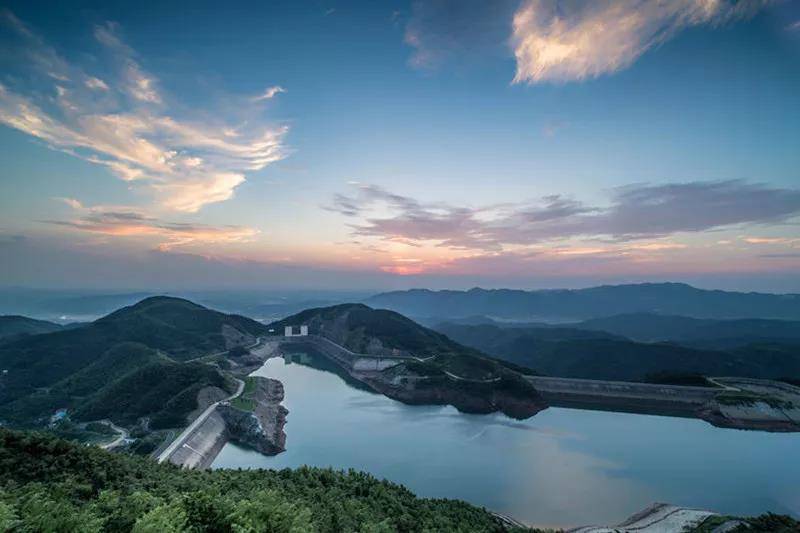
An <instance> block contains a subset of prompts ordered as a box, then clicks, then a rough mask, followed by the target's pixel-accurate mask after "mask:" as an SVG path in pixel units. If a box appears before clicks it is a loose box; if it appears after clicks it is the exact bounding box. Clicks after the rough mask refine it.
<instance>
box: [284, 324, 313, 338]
mask: <svg viewBox="0 0 800 533" xmlns="http://www.w3.org/2000/svg"><path fill="white" fill-rule="evenodd" d="M283 335H284V337H307V336H308V326H300V333H295V326H286V327H285V328H284V329H283Z"/></svg>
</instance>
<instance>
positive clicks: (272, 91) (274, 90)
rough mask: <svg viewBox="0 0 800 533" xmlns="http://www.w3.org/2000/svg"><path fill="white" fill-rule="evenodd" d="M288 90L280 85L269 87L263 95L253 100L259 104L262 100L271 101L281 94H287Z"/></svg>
mask: <svg viewBox="0 0 800 533" xmlns="http://www.w3.org/2000/svg"><path fill="white" fill-rule="evenodd" d="M285 92H286V89H284V88H283V87H281V86H280V85H275V86H272V87H267V88H266V90H264V92H263V93H261V94H260V95H258V96H256V97H255V98H253V100H254V101H256V102H258V101H261V100H270V99H271V98H273V97H275V95H277V94H279V93H285Z"/></svg>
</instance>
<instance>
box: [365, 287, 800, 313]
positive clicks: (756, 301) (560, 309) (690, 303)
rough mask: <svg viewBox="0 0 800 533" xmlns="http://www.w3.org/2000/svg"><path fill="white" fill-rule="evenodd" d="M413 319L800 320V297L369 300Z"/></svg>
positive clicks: (662, 291) (491, 293)
mask: <svg viewBox="0 0 800 533" xmlns="http://www.w3.org/2000/svg"><path fill="white" fill-rule="evenodd" d="M365 303H367V304H368V305H370V306H371V307H375V308H381V309H391V310H393V311H397V312H399V313H403V314H404V315H408V316H412V317H439V318H457V317H468V316H475V315H486V316H494V317H502V318H511V319H518V320H544V321H551V320H572V321H576V320H585V319H589V318H596V317H605V316H612V315H618V314H623V313H660V314H665V315H683V316H690V317H697V318H776V319H786V320H800V295H798V294H762V293H742V292H727V291H716V290H714V291H711V290H703V289H697V288H695V287H691V286H689V285H686V284H683V283H642V284H636V285H606V286H601V287H593V288H589V289H576V290H567V289H562V290H538V291H521V290H510V289H496V290H487V289H479V288H476V289H471V290H469V291H452V290H443V291H431V290H426V289H414V290H409V291H396V292H387V293H382V294H378V295H375V296H372V297H371V298H369V299H367V300H366V301H365Z"/></svg>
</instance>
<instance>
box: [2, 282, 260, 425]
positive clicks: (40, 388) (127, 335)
mask: <svg viewBox="0 0 800 533" xmlns="http://www.w3.org/2000/svg"><path fill="white" fill-rule="evenodd" d="M265 331H266V328H265V327H264V326H263V325H262V324H260V323H258V322H255V321H253V320H250V319H248V318H244V317H240V316H236V315H226V314H224V313H219V312H217V311H212V310H210V309H206V308H204V307H202V306H199V305H196V304H194V303H192V302H189V301H187V300H182V299H179V298H169V297H152V298H147V299H145V300H142V301H141V302H139V303H137V304H135V305H132V306H129V307H125V308H123V309H120V310H118V311H115V312H114V313H112V314H110V315H108V316H106V317H103V318H101V319H99V320H97V321H95V322H92V323H90V324H87V325H85V326H81V327H78V328H74V329H69V330H64V331H57V332H54V333H46V334H41V335H31V336H27V337H25V338H21V339H18V340H16V341H13V342H10V343H6V344H3V345H0V369H3V370H5V371H6V372H5V373H4V374H2V376H0V420H10V421H12V422H17V423H33V422H34V421H35V420H38V419H41V418H42V417H45V418H46V417H47V416H48V415H49V414H52V411H53V410H54V409H56V408H62V407H64V408H70V409H71V410H72V409H74V410H75V412H76V413H77V414H81V413H83V414H85V416H86V417H87V418H88V417H96V418H103V417H107V416H110V417H112V418H115V419H117V420H119V421H120V422H127V421H130V420H131V419H132V418H136V417H139V416H144V415H153V416H156V415H157V420H159V419H162V421H163V422H164V424H167V423H168V422H169V423H170V424H172V425H181V424H182V422H183V421H182V420H180V418H181V417H180V415H181V414H182V415H185V414H186V413H188V412H189V411H191V410H193V409H194V408H195V404H196V401H195V398H196V395H197V392H198V390H199V389H200V388H202V387H206V386H213V387H218V388H221V389H228V388H229V387H230V382H229V381H230V380H227V379H226V378H225V377H224V376H223V375H222V374H221V373H220V372H219V369H216V368H215V367H212V366H209V365H205V364H202V363H185V362H184V361H186V360H189V359H191V358H194V357H198V356H204V355H207V354H210V353H214V352H219V351H223V350H226V349H228V348H230V347H232V346H237V345H249V344H252V343H253V342H254V341H255V339H256V338H257V336H258V335H260V334H263V333H264V332H265ZM165 409H166V410H167V412H163V413H162V411H163V410H165ZM159 413H161V415H163V416H161V415H160V414H159Z"/></svg>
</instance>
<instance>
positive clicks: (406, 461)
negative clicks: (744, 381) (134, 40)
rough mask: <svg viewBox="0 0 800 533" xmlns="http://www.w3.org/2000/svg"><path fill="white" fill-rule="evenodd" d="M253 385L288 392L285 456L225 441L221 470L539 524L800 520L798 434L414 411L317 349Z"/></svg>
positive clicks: (577, 417)
mask: <svg viewBox="0 0 800 533" xmlns="http://www.w3.org/2000/svg"><path fill="white" fill-rule="evenodd" d="M253 375H259V376H266V377H271V378H275V379H278V380H280V381H282V382H283V384H284V388H285V400H284V403H283V404H284V405H285V406H286V407H287V408H288V409H289V416H288V418H287V424H286V427H285V431H286V435H287V438H286V448H287V449H286V451H285V452H283V453H281V454H279V455H277V456H274V457H267V456H264V455H261V454H259V453H258V452H255V451H251V450H248V449H245V448H242V447H239V446H236V445H235V444H231V443H228V444H226V445H225V447H224V448H223V450H222V451H221V452H220V454H219V456H218V457H217V458H216V460H215V461H214V463H213V468H274V469H280V468H295V467H298V466H301V465H310V466H320V467H328V466H330V467H333V468H336V469H348V468H353V469H357V470H364V471H367V472H370V473H372V474H373V475H374V476H376V477H378V478H385V479H388V480H390V481H393V482H396V483H401V484H403V485H405V486H406V487H408V488H409V489H410V490H412V491H413V492H415V493H416V494H417V495H418V496H421V497H434V498H457V499H462V500H466V501H468V502H470V503H472V504H475V505H478V506H483V507H486V508H488V509H491V510H493V511H496V512H499V513H502V514H505V515H508V516H511V517H513V518H516V519H517V520H520V521H523V522H526V523H529V524H531V525H538V526H559V527H566V526H577V525H586V524H592V523H594V524H609V523H618V522H620V521H622V520H623V519H625V518H626V517H627V516H629V515H631V514H633V513H635V512H637V511H639V510H641V509H643V508H644V507H646V506H648V505H649V504H651V503H653V502H668V503H672V504H676V505H682V506H687V507H698V508H705V509H709V510H714V511H718V512H721V513H728V514H737V515H750V514H760V513H762V512H766V511H772V512H776V513H781V514H791V515H794V516H795V517H797V516H800V484H799V483H798V480H800V457H798V452H800V434H797V433H783V434H781V433H765V432H756V431H743V430H734V429H721V428H716V427H714V426H712V425H710V424H708V423H707V422H704V421H702V420H696V419H684V418H670V417H663V416H651V415H637V414H628V413H610V412H601V411H585V410H578V409H563V408H549V409H546V410H544V411H542V412H540V413H539V414H537V415H536V416H534V417H531V418H529V419H527V420H524V421H517V420H513V419H511V418H508V417H506V416H504V415H502V414H491V415H468V414H463V413H459V412H458V411H457V410H456V409H454V408H452V407H449V406H409V405H405V404H402V403H399V402H396V401H394V400H391V399H389V398H386V397H384V396H382V395H379V394H376V393H373V392H370V391H368V390H365V389H364V388H363V386H359V384H358V383H353V382H352V380H350V379H349V378H347V377H346V376H342V375H340V374H339V373H338V372H337V371H336V367H335V366H333V364H332V363H330V362H329V361H328V360H327V358H325V357H324V356H323V355H320V354H315V353H314V352H311V351H309V352H307V353H304V354H293V355H292V356H291V357H287V358H286V359H283V358H272V359H269V360H268V361H267V363H266V364H265V365H264V366H263V367H262V368H260V369H259V370H257V371H255V372H254V373H253Z"/></svg>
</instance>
